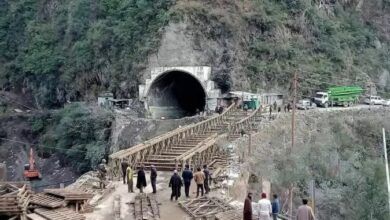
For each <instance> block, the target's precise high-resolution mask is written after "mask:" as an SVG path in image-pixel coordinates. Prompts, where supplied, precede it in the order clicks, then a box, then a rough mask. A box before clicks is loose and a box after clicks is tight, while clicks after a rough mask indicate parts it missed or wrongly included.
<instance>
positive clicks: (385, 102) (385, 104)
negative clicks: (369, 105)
mask: <svg viewBox="0 0 390 220" xmlns="http://www.w3.org/2000/svg"><path fill="white" fill-rule="evenodd" d="M382 105H383V106H387V107H389V106H390V99H388V100H385V101H383V103H382Z"/></svg>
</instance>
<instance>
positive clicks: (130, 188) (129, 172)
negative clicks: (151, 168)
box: [126, 166, 134, 193]
mask: <svg viewBox="0 0 390 220" xmlns="http://www.w3.org/2000/svg"><path fill="white" fill-rule="evenodd" d="M133 175H134V172H133V169H131V166H127V169H126V177H127V191H128V192H131V193H133V192H134V190H133Z"/></svg>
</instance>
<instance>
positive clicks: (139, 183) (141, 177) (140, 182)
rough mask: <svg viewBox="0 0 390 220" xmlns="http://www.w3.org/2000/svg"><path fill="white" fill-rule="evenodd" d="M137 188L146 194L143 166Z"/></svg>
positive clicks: (138, 174) (140, 169)
mask: <svg viewBox="0 0 390 220" xmlns="http://www.w3.org/2000/svg"><path fill="white" fill-rule="evenodd" d="M136 187H137V188H138V189H139V192H140V193H143V192H144V188H145V187H146V177H145V171H144V165H141V166H140V168H139V170H138V173H137V185H136Z"/></svg>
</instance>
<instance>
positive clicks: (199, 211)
mask: <svg viewBox="0 0 390 220" xmlns="http://www.w3.org/2000/svg"><path fill="white" fill-rule="evenodd" d="M179 205H180V206H181V207H182V208H183V209H184V210H185V211H186V212H187V213H188V214H190V215H191V216H192V217H193V218H195V219H198V218H202V219H203V218H207V219H208V218H214V217H215V215H216V214H218V213H221V212H226V211H230V210H234V207H233V206H231V205H229V204H227V203H225V202H224V201H223V200H221V199H219V198H215V197H201V198H196V199H190V200H184V201H182V202H180V203H179Z"/></svg>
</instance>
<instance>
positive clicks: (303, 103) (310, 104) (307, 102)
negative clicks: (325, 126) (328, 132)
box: [296, 99, 317, 110]
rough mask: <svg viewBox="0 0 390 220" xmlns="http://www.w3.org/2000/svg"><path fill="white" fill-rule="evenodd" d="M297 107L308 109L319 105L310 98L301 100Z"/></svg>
mask: <svg viewBox="0 0 390 220" xmlns="http://www.w3.org/2000/svg"><path fill="white" fill-rule="evenodd" d="M296 107H297V109H302V110H307V109H312V108H315V107H317V105H316V104H315V103H313V102H311V101H310V100H309V99H302V100H299V101H298V103H297V104H296Z"/></svg>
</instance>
